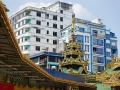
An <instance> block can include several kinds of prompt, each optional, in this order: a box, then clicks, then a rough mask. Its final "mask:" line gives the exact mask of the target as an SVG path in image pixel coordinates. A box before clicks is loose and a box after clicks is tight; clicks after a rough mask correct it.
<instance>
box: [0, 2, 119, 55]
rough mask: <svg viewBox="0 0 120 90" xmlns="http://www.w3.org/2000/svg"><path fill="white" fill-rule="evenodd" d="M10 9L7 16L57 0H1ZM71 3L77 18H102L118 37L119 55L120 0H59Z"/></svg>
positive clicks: (47, 4) (44, 5)
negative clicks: (28, 7)
mask: <svg viewBox="0 0 120 90" xmlns="http://www.w3.org/2000/svg"><path fill="white" fill-rule="evenodd" d="M2 1H3V3H4V4H5V5H6V6H7V8H8V9H9V10H10V12H8V16H11V15H13V14H14V13H16V12H17V11H19V10H21V9H22V8H24V7H26V6H34V7H38V8H40V7H46V6H49V5H50V4H52V3H55V2H56V1H57V0H2ZM59 1H63V2H67V3H71V4H73V11H74V12H75V15H76V17H77V18H80V19H85V20H90V21H91V20H93V19H95V18H100V19H103V24H104V25H106V28H107V29H111V31H112V32H114V33H115V34H116V37H117V39H118V49H119V50H118V54H119V56H120V30H119V29H120V28H119V26H120V9H119V7H120V0H59Z"/></svg>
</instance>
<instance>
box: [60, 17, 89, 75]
mask: <svg viewBox="0 0 120 90" xmlns="http://www.w3.org/2000/svg"><path fill="white" fill-rule="evenodd" d="M74 21H75V20H74V17H73V19H72V29H71V30H72V31H71V32H72V34H71V37H72V40H70V41H69V43H67V44H65V45H64V46H65V51H63V52H62V56H63V57H64V59H63V60H62V61H59V70H61V71H65V73H70V74H78V75H79V74H82V72H83V70H84V71H85V72H84V73H86V74H88V72H87V70H86V66H87V65H88V64H89V62H88V60H85V61H84V60H82V56H84V55H85V52H84V51H82V52H81V51H80V49H81V48H82V44H78V42H77V41H76V40H75V39H76V38H75V34H74V23H75V22H74ZM63 67H64V68H65V70H62V68H63ZM80 67H81V68H80ZM66 69H67V70H66Z"/></svg>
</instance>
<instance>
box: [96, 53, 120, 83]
mask: <svg viewBox="0 0 120 90" xmlns="http://www.w3.org/2000/svg"><path fill="white" fill-rule="evenodd" d="M119 72H120V58H119V57H118V56H117V55H114V59H113V60H112V62H111V63H109V64H108V65H107V67H106V68H105V70H103V71H102V72H101V73H96V80H97V81H99V80H105V79H106V78H109V77H110V76H111V75H113V74H115V73H119Z"/></svg>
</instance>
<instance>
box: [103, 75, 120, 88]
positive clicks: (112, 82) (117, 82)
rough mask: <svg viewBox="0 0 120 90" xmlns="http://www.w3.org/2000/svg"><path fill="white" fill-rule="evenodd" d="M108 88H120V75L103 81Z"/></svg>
mask: <svg viewBox="0 0 120 90" xmlns="http://www.w3.org/2000/svg"><path fill="white" fill-rule="evenodd" d="M102 84H103V85H106V86H120V73H116V74H112V75H111V76H110V77H109V78H106V79H105V80H103V81H102Z"/></svg>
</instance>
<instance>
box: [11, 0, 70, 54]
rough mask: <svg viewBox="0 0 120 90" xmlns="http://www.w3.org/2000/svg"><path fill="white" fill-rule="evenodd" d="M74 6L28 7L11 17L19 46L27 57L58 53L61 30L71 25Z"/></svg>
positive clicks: (58, 3) (55, 4)
mask: <svg viewBox="0 0 120 90" xmlns="http://www.w3.org/2000/svg"><path fill="white" fill-rule="evenodd" d="M71 19H72V5H71V4H68V3H64V2H59V1H58V2H56V3H54V4H52V5H50V6H48V7H43V8H35V7H30V6H28V7H26V8H24V9H22V10H20V11H19V12H17V13H15V14H14V15H12V16H11V17H10V22H11V24H12V26H13V28H14V32H15V35H16V37H17V40H18V43H19V46H20V48H21V50H22V52H23V54H26V55H33V54H37V53H40V52H43V51H45V50H47V51H48V52H56V47H57V40H58V35H59V33H60V30H61V29H63V28H65V27H67V26H68V25H70V24H71Z"/></svg>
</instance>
